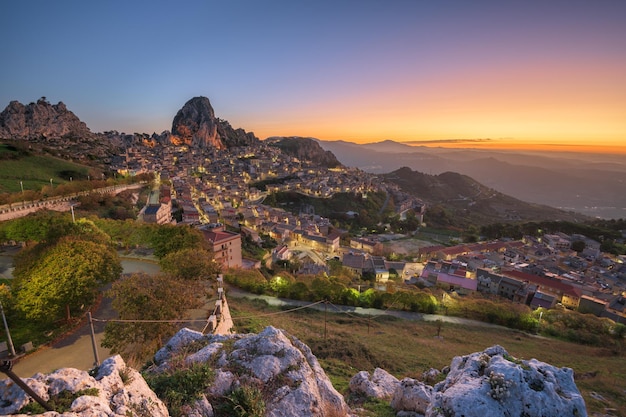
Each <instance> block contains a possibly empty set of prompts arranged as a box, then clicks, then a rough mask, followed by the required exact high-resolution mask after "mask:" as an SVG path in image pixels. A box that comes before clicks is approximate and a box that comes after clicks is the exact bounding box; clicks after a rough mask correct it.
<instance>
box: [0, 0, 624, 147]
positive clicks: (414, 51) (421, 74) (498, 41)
mask: <svg viewBox="0 0 626 417" xmlns="http://www.w3.org/2000/svg"><path fill="white" fill-rule="evenodd" d="M0 36H1V39H2V45H3V46H2V63H1V64H0V80H1V82H0V87H1V88H0V109H3V108H4V107H5V106H6V105H8V104H9V102H10V101H11V100H19V101H20V102H22V103H25V104H27V103H29V102H32V101H36V100H37V99H38V98H40V97H42V96H45V97H47V99H48V100H49V101H50V102H51V103H53V104H56V103H57V102H58V101H63V102H64V103H65V104H66V105H67V106H68V108H69V109H70V110H72V111H73V112H74V113H75V114H76V115H77V116H78V117H79V118H80V119H81V120H83V121H84V122H85V123H87V125H88V126H89V127H90V128H91V130H92V131H95V132H101V131H105V130H118V131H120V132H127V133H132V132H146V133H152V132H158V133H160V132H161V131H163V130H169V129H171V122H172V119H173V117H174V115H175V114H176V112H177V111H178V110H179V109H180V108H181V107H182V106H183V105H184V103H185V102H186V101H187V100H188V99H190V98H192V97H194V96H200V95H202V96H206V97H209V99H210V100H211V103H212V105H213V108H214V109H215V113H216V115H217V116H218V117H220V118H222V119H226V120H228V121H229V122H230V123H231V124H232V125H233V126H234V127H241V128H243V129H245V130H247V131H253V132H254V133H255V134H256V135H257V136H258V137H259V138H262V139H264V138H266V137H268V136H275V135H277V136H278V135H280V136H291V135H295V136H312V137H316V138H320V139H325V140H338V139H342V140H348V141H353V142H376V141H382V140H386V139H392V140H396V141H401V142H402V141H433V142H429V144H431V145H432V146H441V145H445V144H447V145H454V146H460V145H459V143H465V144H471V145H472V146H483V147H484V146H491V147H495V146H502V147H506V146H513V145H514V146H526V147H528V146H534V145H536V144H543V145H545V144H550V145H555V146H556V147H563V146H565V145H592V146H606V147H607V148H602V149H610V148H608V147H611V146H624V147H625V148H626V1H624V0H597V1H576V0H562V1H551V0H541V1H539V0H537V1H515V2H511V1H464V0H463V1H445V0H444V1H420V0H409V1H388V2H383V1H378V0H377V1H368V0H359V1H308V2H301V1H272V0H268V1H261V0H254V1H237V0H233V1H211V0H201V1H182V2H179V1H176V2H175V1H147V0H146V1H129V0H123V1H111V0H106V1H84V0H81V1H69V0H66V1H49V0H47V1H17V0H8V1H2V2H0ZM446 139H471V140H472V141H470V142H456V141H453V142H441V140H446ZM477 139H481V140H477ZM485 139H489V140H485ZM437 141H439V142H437ZM598 149H600V148H598Z"/></svg>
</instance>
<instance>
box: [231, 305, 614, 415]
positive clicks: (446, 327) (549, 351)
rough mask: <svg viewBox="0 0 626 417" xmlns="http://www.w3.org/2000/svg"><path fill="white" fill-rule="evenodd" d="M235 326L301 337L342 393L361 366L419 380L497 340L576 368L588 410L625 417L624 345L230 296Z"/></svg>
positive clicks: (516, 352) (517, 352)
mask: <svg viewBox="0 0 626 417" xmlns="http://www.w3.org/2000/svg"><path fill="white" fill-rule="evenodd" d="M229 307H230V308H231V313H232V315H233V319H234V322H235V326H236V328H235V330H236V331H237V332H241V333H246V332H255V333H256V332H258V331H260V330H262V329H263V328H264V327H265V326H268V325H272V326H274V327H277V328H281V329H285V330H286V331H287V332H289V333H290V334H292V335H294V336H296V337H298V338H299V339H300V340H302V341H303V342H305V343H306V344H307V345H308V346H309V347H310V348H311V350H312V351H313V353H314V354H315V355H316V356H317V358H318V360H319V361H320V363H321V365H322V367H323V368H324V370H325V371H326V373H327V374H328V376H329V377H330V379H331V381H332V382H333V385H334V386H335V388H337V390H339V391H340V392H342V393H344V394H346V392H347V388H348V382H349V380H350V378H352V377H353V376H354V375H355V374H356V373H357V372H359V371H362V370H364V371H370V372H372V371H373V370H374V369H375V368H376V367H380V368H383V369H385V370H387V371H388V372H390V373H392V374H393V375H395V376H396V377H397V378H399V379H402V378H404V377H411V378H416V379H420V377H421V375H422V373H423V372H425V371H427V370H428V369H430V368H436V369H442V368H443V367H444V366H447V365H449V364H450V362H451V361H452V358H453V357H454V356H460V355H466V354H470V353H473V352H477V351H482V350H484V349H485V348H487V347H489V346H492V345H495V344H498V345H501V346H503V347H504V348H505V349H506V350H507V351H508V353H509V354H510V355H512V356H514V357H517V358H520V359H531V358H536V359H538V360H541V361H544V362H547V363H549V364H552V365H554V366H558V367H569V368H572V369H574V371H575V374H576V385H577V386H578V388H579V390H580V391H581V393H582V395H583V397H584V398H585V401H586V403H587V411H588V413H589V415H592V414H593V413H594V412H599V413H603V414H604V413H607V409H612V411H611V415H615V416H624V417H626V361H625V357H624V356H625V355H624V352H623V350H622V352H617V351H615V350H611V349H606V348H597V347H589V346H583V345H578V344H574V343H569V342H564V341H559V340H555V339H549V338H544V337H538V336H534V335H529V334H526V333H522V332H520V331H514V330H509V329H504V328H486V327H465V326H461V325H454V324H448V323H444V324H443V327H442V328H441V336H442V337H440V338H437V337H436V336H437V331H438V329H437V323H435V322H424V321H406V320H400V319H395V318H391V317H387V316H385V317H379V318H377V319H373V320H372V319H366V318H363V317H358V316H349V315H345V314H341V315H337V314H331V313H328V314H327V315H326V320H325V314H324V312H321V311H315V310H310V309H306V310H300V311H295V312H288V313H281V310H278V309H276V308H273V307H269V306H267V304H265V303H264V302H262V301H251V300H246V299H232V300H231V301H230V303H229Z"/></svg>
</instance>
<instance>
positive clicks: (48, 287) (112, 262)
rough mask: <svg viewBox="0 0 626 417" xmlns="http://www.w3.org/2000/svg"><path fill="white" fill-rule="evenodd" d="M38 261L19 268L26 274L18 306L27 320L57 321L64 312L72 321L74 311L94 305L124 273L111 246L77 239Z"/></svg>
mask: <svg viewBox="0 0 626 417" xmlns="http://www.w3.org/2000/svg"><path fill="white" fill-rule="evenodd" d="M34 259H35V260H36V263H35V264H34V265H32V266H31V267H30V268H27V269H21V270H20V269H18V268H17V267H16V270H18V271H22V272H21V273H20V274H19V275H18V276H17V282H16V307H17V308H18V309H20V310H21V311H22V312H23V313H24V314H25V316H26V318H29V319H33V320H38V321H41V322H52V321H54V320H57V319H59V318H61V317H62V316H63V312H64V311H65V312H66V318H67V319H69V318H70V312H71V311H77V310H80V309H82V307H83V306H85V305H90V304H92V303H93V302H94V301H95V299H96V297H97V295H98V291H99V289H100V287H101V286H102V285H104V284H106V283H109V282H112V281H113V280H115V279H117V278H118V277H119V275H120V273H121V272H122V266H121V263H120V260H119V257H118V256H117V252H115V251H114V250H113V249H112V248H111V246H108V245H105V244H102V243H96V242H92V241H87V240H82V239H78V238H76V237H73V236H67V237H65V238H62V239H61V240H60V241H59V242H58V243H57V244H56V245H54V246H48V247H46V248H44V249H43V250H42V251H37V253H36V255H35V256H34ZM32 260H33V259H30V261H32ZM24 272H28V273H27V275H23V274H22V273H24Z"/></svg>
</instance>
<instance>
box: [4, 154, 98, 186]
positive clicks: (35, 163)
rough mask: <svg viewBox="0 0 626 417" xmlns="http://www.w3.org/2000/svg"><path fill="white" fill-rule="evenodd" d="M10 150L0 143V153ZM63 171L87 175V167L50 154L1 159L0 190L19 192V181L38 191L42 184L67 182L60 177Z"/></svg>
mask: <svg viewBox="0 0 626 417" xmlns="http://www.w3.org/2000/svg"><path fill="white" fill-rule="evenodd" d="M7 152H10V151H8V150H7V149H6V145H3V144H0V153H7ZM63 172H76V178H75V179H79V178H78V176H79V175H80V176H82V177H85V178H86V177H87V173H88V168H87V167H85V166H82V165H78V164H74V163H72V162H68V161H63V160H61V159H57V158H53V157H51V156H38V155H28V156H21V157H20V158H18V159H3V160H2V163H1V164H0V192H8V193H18V192H21V186H20V181H22V186H23V187H24V190H35V191H39V190H41V189H42V188H43V187H44V186H46V185H50V179H51V178H52V182H53V184H54V185H58V184H61V183H65V182H67V178H62V177H61V174H62V173H63Z"/></svg>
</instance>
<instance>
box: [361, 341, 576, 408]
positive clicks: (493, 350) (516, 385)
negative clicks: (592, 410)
mask: <svg viewBox="0 0 626 417" xmlns="http://www.w3.org/2000/svg"><path fill="white" fill-rule="evenodd" d="M350 385H351V387H352V383H351V384H350ZM390 405H391V407H392V408H393V409H394V410H395V411H396V412H397V413H398V415H407V416H408V415H413V416H425V417H442V416H465V417H501V416H523V417H559V416H579V417H584V416H586V415H587V409H586V406H585V402H584V400H583V398H582V396H581V395H580V392H579V391H578V388H577V387H576V384H575V383H574V372H573V371H572V369H570V368H556V367H554V366H552V365H549V364H546V363H544V362H540V361H538V360H536V359H531V360H528V361H526V360H518V359H515V358H513V357H512V356H510V355H509V354H508V353H507V352H506V350H504V348H502V347H501V346H497V345H496V346H492V347H490V348H488V349H486V350H484V351H483V352H477V353H472V354H471V355H467V356H457V357H455V358H454V359H453V360H452V364H451V365H450V367H449V371H448V373H447V376H446V378H445V380H443V381H442V382H439V383H438V384H436V385H435V386H434V387H431V386H430V385H427V384H425V383H423V382H421V381H417V380H414V379H411V378H405V379H403V380H402V381H401V382H400V383H399V384H398V385H397V388H396V390H395V392H394V393H393V398H392V400H391V403H390Z"/></svg>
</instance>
